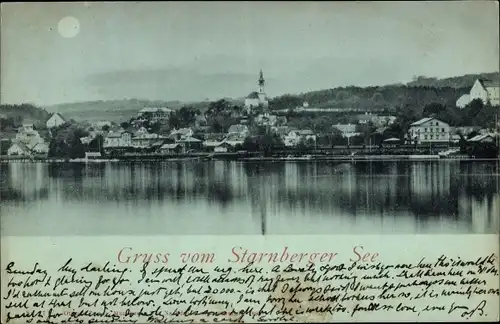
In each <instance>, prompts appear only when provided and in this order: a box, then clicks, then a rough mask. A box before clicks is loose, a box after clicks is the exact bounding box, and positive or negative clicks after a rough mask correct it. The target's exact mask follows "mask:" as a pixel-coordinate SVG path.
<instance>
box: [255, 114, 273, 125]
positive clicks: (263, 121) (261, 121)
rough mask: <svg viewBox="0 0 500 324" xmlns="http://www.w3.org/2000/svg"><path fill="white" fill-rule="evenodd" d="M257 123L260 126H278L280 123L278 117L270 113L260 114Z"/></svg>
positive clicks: (256, 119)
mask: <svg viewBox="0 0 500 324" xmlns="http://www.w3.org/2000/svg"><path fill="white" fill-rule="evenodd" d="M255 123H256V124H257V125H260V126H276V124H277V123H278V116H276V115H270V114H269V113H267V112H266V113H264V114H259V115H258V116H257V117H256V118H255Z"/></svg>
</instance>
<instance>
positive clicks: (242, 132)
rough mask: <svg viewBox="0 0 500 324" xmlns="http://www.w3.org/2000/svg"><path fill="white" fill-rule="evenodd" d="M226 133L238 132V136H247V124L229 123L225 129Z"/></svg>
mask: <svg viewBox="0 0 500 324" xmlns="http://www.w3.org/2000/svg"><path fill="white" fill-rule="evenodd" d="M227 133H228V135H231V134H238V136H239V137H243V138H245V137H247V136H248V126H247V125H241V124H237V125H231V126H230V127H229V129H228V131H227Z"/></svg>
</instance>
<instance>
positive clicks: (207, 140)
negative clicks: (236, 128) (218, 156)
mask: <svg viewBox="0 0 500 324" xmlns="http://www.w3.org/2000/svg"><path fill="white" fill-rule="evenodd" d="M226 136H227V135H226V134H223V133H220V134H218V133H209V134H205V136H204V141H203V143H202V145H203V147H204V148H205V151H213V150H214V148H215V147H217V146H218V145H219V144H220V143H222V141H223V140H224V137H226Z"/></svg>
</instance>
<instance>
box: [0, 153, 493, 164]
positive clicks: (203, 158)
mask: <svg viewBox="0 0 500 324" xmlns="http://www.w3.org/2000/svg"><path fill="white" fill-rule="evenodd" d="M457 160H458V161H500V157H497V158H472V157H469V156H464V155H457V156H446V157H442V156H439V155H437V154H436V155H408V154H405V155H361V154H360V155H333V156H332V155H303V156H295V157H290V156H288V157H276V156H274V157H273V156H270V157H263V156H248V155H238V154H236V155H235V154H231V155H228V154H225V155H213V154H197V155H189V156H161V155H144V156H124V157H112V158H103V159H88V160H87V159H85V158H80V159H47V158H41V157H34V158H32V157H22V158H21V157H18V158H14V157H8V158H6V157H4V156H3V157H0V163H5V162H7V163H9V162H11V163H19V162H22V163H85V164H94V163H120V162H189V161H197V162H209V161H236V162H329V161H344V162H356V161H457Z"/></svg>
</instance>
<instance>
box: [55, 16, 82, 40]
mask: <svg viewBox="0 0 500 324" xmlns="http://www.w3.org/2000/svg"><path fill="white" fill-rule="evenodd" d="M57 30H58V31H59V34H60V35H61V36H62V37H64V38H73V37H75V36H76V35H78V33H80V22H79V21H78V19H76V18H75V17H71V16H68V17H64V18H63V19H61V20H60V21H59V23H58V24H57Z"/></svg>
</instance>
